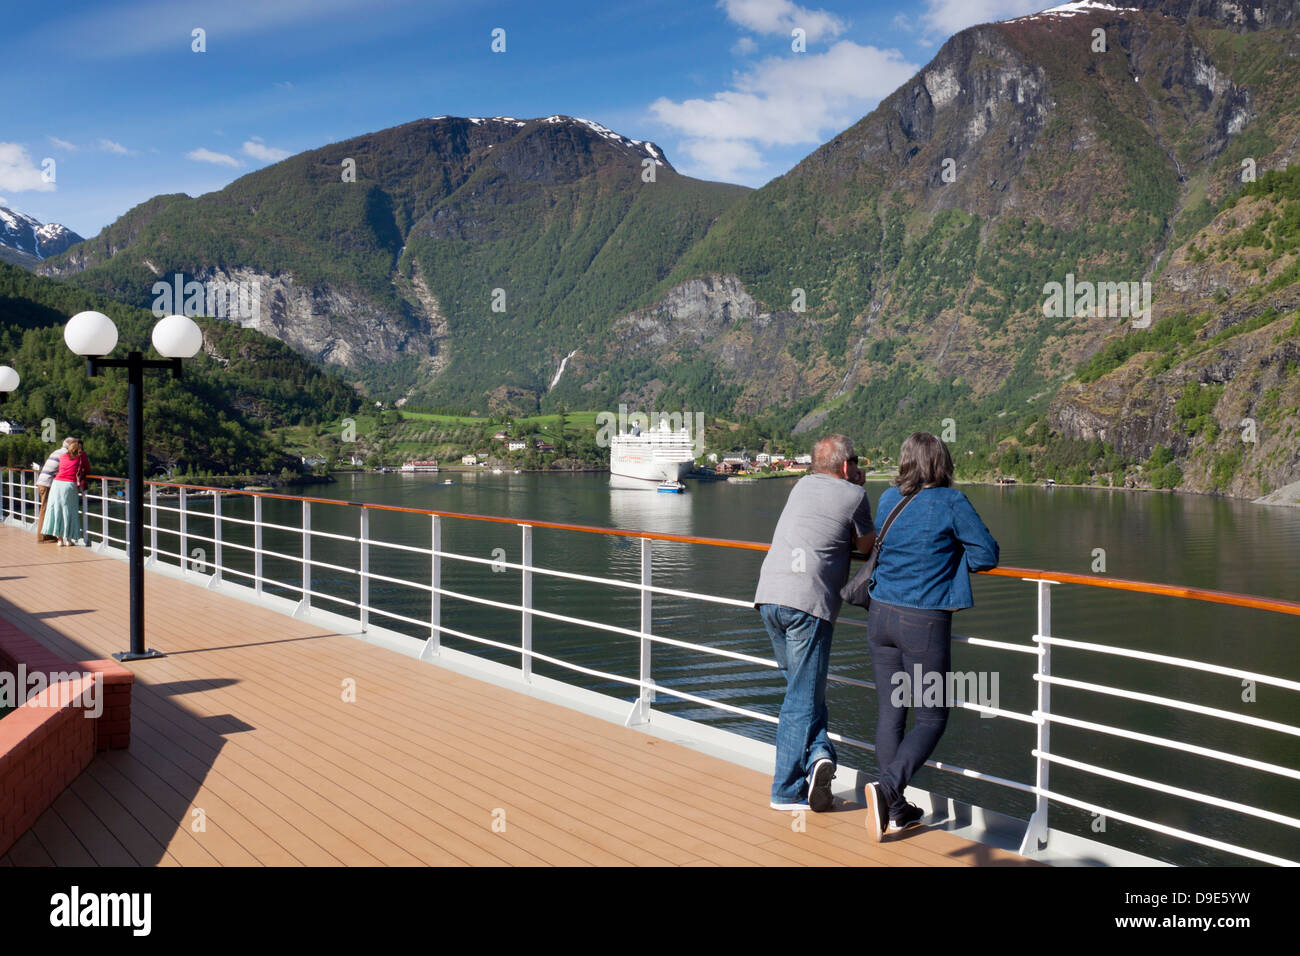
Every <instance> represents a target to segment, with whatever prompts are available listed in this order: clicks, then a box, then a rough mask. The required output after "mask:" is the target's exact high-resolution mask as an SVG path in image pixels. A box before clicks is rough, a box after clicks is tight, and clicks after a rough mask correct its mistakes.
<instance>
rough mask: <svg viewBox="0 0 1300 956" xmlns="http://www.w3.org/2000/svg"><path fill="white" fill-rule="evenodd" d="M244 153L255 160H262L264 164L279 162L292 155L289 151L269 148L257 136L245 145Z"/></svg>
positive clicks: (273, 147)
mask: <svg viewBox="0 0 1300 956" xmlns="http://www.w3.org/2000/svg"><path fill="white" fill-rule="evenodd" d="M243 153H244V155H245V156H251V157H252V158H253V159H257V160H261V161H262V162H264V163H274V162H279V161H280V160H282V159H284V158H285V157H286V156H289V155H291V154H290V153H289V151H288V150H287V149H278V148H277V147H275V146H267V145H266V144H265V143H263V142H262V140H261V138H260V137H257V136H254V137H253V138H252V139H250V140H248V141H247V142H245V143H244V146H243Z"/></svg>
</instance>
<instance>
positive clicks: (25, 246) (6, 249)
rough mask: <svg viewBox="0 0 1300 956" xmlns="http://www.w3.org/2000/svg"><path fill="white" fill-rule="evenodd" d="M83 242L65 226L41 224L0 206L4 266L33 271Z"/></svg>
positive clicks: (1, 252) (54, 223)
mask: <svg viewBox="0 0 1300 956" xmlns="http://www.w3.org/2000/svg"><path fill="white" fill-rule="evenodd" d="M82 241H83V240H82V238H81V236H79V235H77V234H76V233H75V232H73V231H72V230H71V229H69V228H68V227H67V226H60V225H59V224H58V223H56V222H51V223H44V224H43V223H41V222H40V220H38V219H33V218H32V217H31V216H28V215H26V214H25V213H21V212H15V211H14V210H12V209H6V208H5V207H4V206H0V260H3V261H4V262H10V263H13V264H14V265H18V266H22V267H23V268H25V269H32V268H35V267H36V265H37V264H39V263H40V261H41V260H42V259H46V258H48V257H50V256H57V255H58V254H59V253H60V252H63V251H64V250H66V249H67V248H68V247H69V246H72V245H73V244H75V243H78V242H82Z"/></svg>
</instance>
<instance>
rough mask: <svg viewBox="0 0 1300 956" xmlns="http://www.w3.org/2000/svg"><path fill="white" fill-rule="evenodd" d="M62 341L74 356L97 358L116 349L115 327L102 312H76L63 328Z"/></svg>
mask: <svg viewBox="0 0 1300 956" xmlns="http://www.w3.org/2000/svg"><path fill="white" fill-rule="evenodd" d="M63 341H64V342H66V343H67V345H68V348H70V349H72V351H73V353H74V354H76V355H81V356H85V357H87V358H99V357H100V356H104V355H107V354H108V353H109V352H111V351H113V349H114V348H116V347H117V326H116V325H114V324H113V320H112V319H110V318H109V317H108V316H106V315H105V314H104V313H103V312H78V313H77V314H76V315H74V316H73V317H72V318H71V319H69V320H68V324H67V325H66V326H64V328H63Z"/></svg>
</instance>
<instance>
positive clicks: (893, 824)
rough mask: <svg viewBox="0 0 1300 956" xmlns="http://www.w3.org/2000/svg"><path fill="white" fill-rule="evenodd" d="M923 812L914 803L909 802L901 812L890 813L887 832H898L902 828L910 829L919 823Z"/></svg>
mask: <svg viewBox="0 0 1300 956" xmlns="http://www.w3.org/2000/svg"><path fill="white" fill-rule="evenodd" d="M924 816H925V813H924V812H923V811H922V810H921V808H920V807H918V806H917V805H916V804H914V803H909V804H908V805H907V808H906V809H904V810H903V812H902V813H896V814H891V815H890V817H889V832H890V833H899V832H901V831H903V830H910V829H912V828H913V827H919V826H920V825H921V819H922V817H924Z"/></svg>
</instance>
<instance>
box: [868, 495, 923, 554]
mask: <svg viewBox="0 0 1300 956" xmlns="http://www.w3.org/2000/svg"><path fill="white" fill-rule="evenodd" d="M915 497H916V494H915V493H913V494H910V495H908V496H907V497H906V498H904V499H903V500H902V501H900V502H899V503H898V504H896V505H894V510H893V511H891V512H890V513H889V517H888V518H886V519H885V523H884V524H883V525H881V526H880V535H879V536H878V537H877V538H876V548H875V550H876V551H877V553H879V551H880V546H881V545H882V544H884V543H885V535H887V534H889V527H890V525H892V524H893V523H894V519H895V518H897V517H898V516H899V515H901V514H902V513H903V510H904V509H905V508H906V507H907V506H908V505H910V504H911V503H912V499H913V498H915Z"/></svg>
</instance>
